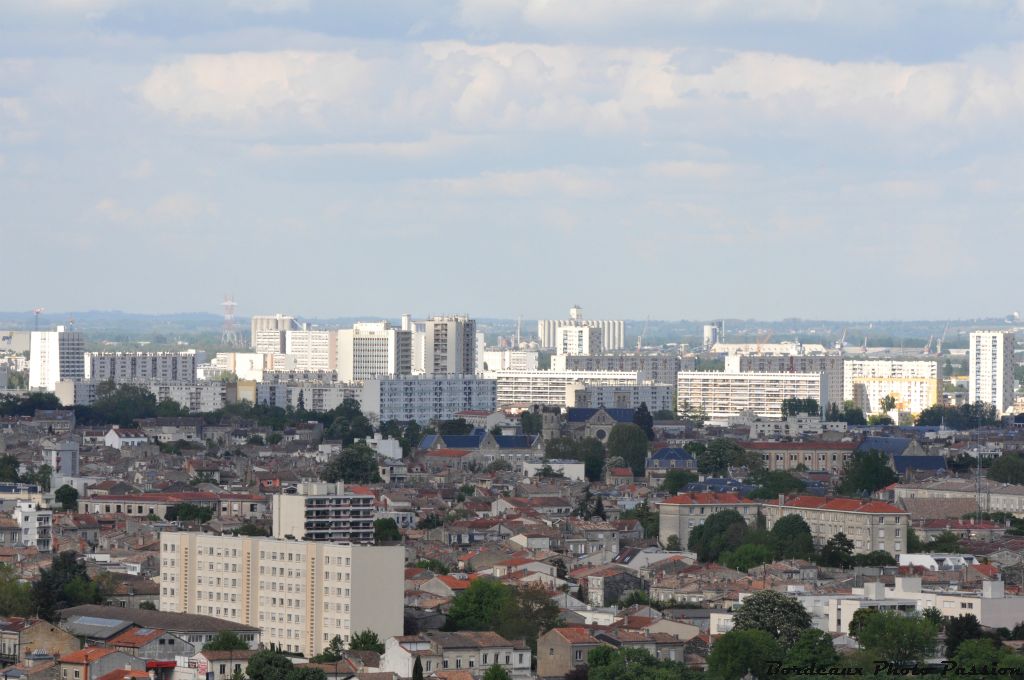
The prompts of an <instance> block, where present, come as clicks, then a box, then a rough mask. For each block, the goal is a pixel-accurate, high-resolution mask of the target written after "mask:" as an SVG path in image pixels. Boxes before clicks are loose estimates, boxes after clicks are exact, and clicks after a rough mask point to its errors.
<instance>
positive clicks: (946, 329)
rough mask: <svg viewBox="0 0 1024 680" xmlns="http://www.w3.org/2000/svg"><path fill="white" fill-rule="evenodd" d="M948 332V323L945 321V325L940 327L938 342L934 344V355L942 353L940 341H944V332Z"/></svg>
mask: <svg viewBox="0 0 1024 680" xmlns="http://www.w3.org/2000/svg"><path fill="white" fill-rule="evenodd" d="M948 332H949V324H948V323H947V324H946V327H945V328H943V329H942V336H941V337H940V338H939V341H938V343H936V345H935V354H936V355H938V354H942V343H944V342H945V341H946V333H948Z"/></svg>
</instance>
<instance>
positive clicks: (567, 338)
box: [555, 326, 604, 356]
mask: <svg viewBox="0 0 1024 680" xmlns="http://www.w3.org/2000/svg"><path fill="white" fill-rule="evenodd" d="M603 338H604V335H603V332H602V330H601V329H600V328H598V327H596V326H559V328H558V331H557V334H556V339H555V351H556V352H557V353H558V354H571V355H575V356H579V355H581V354H600V353H601V352H602V351H603V349H604V340H603Z"/></svg>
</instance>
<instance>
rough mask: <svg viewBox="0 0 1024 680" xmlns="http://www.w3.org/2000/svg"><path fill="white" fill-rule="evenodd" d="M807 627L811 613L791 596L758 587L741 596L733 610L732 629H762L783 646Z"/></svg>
mask: <svg viewBox="0 0 1024 680" xmlns="http://www.w3.org/2000/svg"><path fill="white" fill-rule="evenodd" d="M810 627H811V615H810V614H808V613H807V610H806V609H804V606H803V605H802V604H800V602H799V601H797V600H796V599H795V598H793V597H790V596H788V595H785V594H783V593H779V592H776V591H774V590H761V591H758V592H756V593H754V594H753V595H750V596H749V597H747V598H745V599H744V600H743V602H742V604H740V606H739V607H738V608H737V609H736V612H735V613H734V614H733V630H762V631H764V632H766V633H768V634H769V635H771V636H772V637H774V638H775V639H777V640H778V641H779V642H780V643H781V644H783V645H784V646H786V647H789V646H791V645H792V644H793V643H794V642H796V640H797V638H799V637H800V633H801V632H802V631H804V630H805V629H807V628H810Z"/></svg>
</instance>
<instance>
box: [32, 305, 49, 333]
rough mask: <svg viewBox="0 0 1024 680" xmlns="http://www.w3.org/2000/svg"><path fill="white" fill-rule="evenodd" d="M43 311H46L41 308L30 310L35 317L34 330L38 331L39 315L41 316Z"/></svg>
mask: <svg viewBox="0 0 1024 680" xmlns="http://www.w3.org/2000/svg"><path fill="white" fill-rule="evenodd" d="M44 311H46V310H44V309H43V308H42V307H36V308H35V309H33V310H32V313H33V314H35V315H36V330H39V315H40V314H42V313H43V312H44Z"/></svg>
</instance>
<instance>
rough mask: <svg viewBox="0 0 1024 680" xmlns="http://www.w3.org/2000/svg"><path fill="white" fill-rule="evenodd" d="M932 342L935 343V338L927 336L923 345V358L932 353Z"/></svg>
mask: <svg viewBox="0 0 1024 680" xmlns="http://www.w3.org/2000/svg"><path fill="white" fill-rule="evenodd" d="M933 342H935V336H934V335H929V336H928V342H926V343H925V345H924V350H923V352H922V353H923V354H924V355H925V356H929V355H930V354H931V353H932V343H933Z"/></svg>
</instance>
